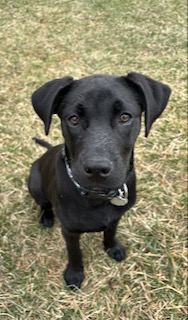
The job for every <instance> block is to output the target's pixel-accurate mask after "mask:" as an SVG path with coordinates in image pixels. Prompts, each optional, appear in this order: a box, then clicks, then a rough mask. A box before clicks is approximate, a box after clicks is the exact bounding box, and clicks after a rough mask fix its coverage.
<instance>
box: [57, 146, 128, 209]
mask: <svg viewBox="0 0 188 320" xmlns="http://www.w3.org/2000/svg"><path fill="white" fill-rule="evenodd" d="M62 158H63V160H64V163H65V167H66V170H67V174H68V176H69V178H70V179H71V181H72V182H73V184H74V185H75V186H76V188H77V189H78V191H79V192H80V195H81V196H82V197H85V198H88V199H93V200H108V201H110V203H111V204H113V205H114V206H125V205H126V204H127V203H128V188H127V185H126V183H124V184H123V186H122V188H120V189H112V190H108V191H102V190H93V189H92V190H91V189H86V188H83V187H82V186H81V185H80V184H79V183H78V182H77V181H76V180H75V179H74V177H73V174H72V170H71V168H70V165H69V162H68V158H67V155H66V151H65V147H63V148H62ZM61 197H63V196H61Z"/></svg>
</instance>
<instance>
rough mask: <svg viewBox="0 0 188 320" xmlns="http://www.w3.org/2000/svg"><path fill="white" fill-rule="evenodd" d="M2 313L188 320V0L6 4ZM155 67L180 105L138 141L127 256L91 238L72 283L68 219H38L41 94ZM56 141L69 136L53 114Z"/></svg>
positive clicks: (0, 27)
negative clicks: (79, 276) (81, 274)
mask: <svg viewBox="0 0 188 320" xmlns="http://www.w3.org/2000/svg"><path fill="white" fill-rule="evenodd" d="M0 17H1V19H0V43H1V45H0V65H1V72H0V81H1V86H0V115H1V122H0V126H1V153H0V165H1V176H0V190H1V204H0V210H1V215H0V232H1V240H0V278H1V280H0V319H5V320H9V319H14V320H27V319H28V320H30V319H31V320H34V319H36V320H51V319H53V320H56V319H63V320H69V319H75V320H79V319H82V320H98V319H99V320H111V319H112V320H124V319H125V320H166V319H169V320H185V319H187V307H186V305H187V290H186V281H187V280H186V277H187V271H186V270H187V268H186V267H187V262H186V257H187V243H186V240H185V239H186V201H187V199H186V99H187V95H186V94H187V91H186V2H185V1H184V0H178V1H177V0H166V1H165V0H161V1H160V2H159V1H157V0H145V1H144V0H141V1H140V2H138V1H136V0H127V1H125V0H124V1H123V0H116V1H115V0H110V1H109V0H102V1H99V0H91V1H87V0H72V1H68V0H54V1H52V0H46V1H45V0H39V1H36V0H33V1H32V2H31V1H27V0H17V1H13V0H8V1H5V0H1V2H0ZM130 71H137V72H141V73H143V74H146V75H148V76H150V77H152V78H154V79H156V80H159V81H163V82H164V83H167V84H169V85H170V87H171V88H172V96H171V99H170V103H169V105H168V107H167V108H166V110H165V112H164V113H163V115H162V116H161V118H160V120H158V121H157V122H156V123H155V124H154V125H153V128H152V130H151V133H150V135H149V137H148V138H147V139H146V138H145V137H144V128H143V129H142V132H141V134H140V137H139V138H138V141H137V144H136V168H137V179H138V183H137V194H138V199H137V204H136V205H135V206H134V208H133V209H132V210H130V211H129V212H128V213H127V214H126V215H125V216H124V217H123V219H122V220H121V222H120V225H119V228H118V237H119V239H120V240H121V242H122V243H124V245H125V246H126V248H127V253H128V256H127V259H126V260H125V261H124V262H121V263H117V262H115V261H112V260H110V258H109V257H108V256H107V254H106V253H104V252H103V247H102V234H100V233H94V234H84V235H83V236H82V241H81V246H82V249H83V252H84V265H85V275H86V279H85V281H84V282H83V285H82V288H81V289H80V290H78V291H76V292H72V291H70V290H69V289H68V288H66V286H65V283H64V280H63V276H62V275H63V270H64V269H65V266H66V263H67V254H66V250H65V243H64V240H63V239H62V237H61V230H60V225H59V223H58V222H57V221H56V224H55V226H54V228H53V229H52V230H45V229H42V228H41V227H40V226H39V224H38V208H37V207H36V205H35V203H34V201H33V199H32V198H31V197H30V195H29V194H28V190H27V184H26V181H27V177H28V173H29V168H30V165H31V163H32V162H33V161H34V160H35V159H36V158H37V157H38V156H39V155H41V154H42V152H43V149H42V148H41V147H39V146H36V145H35V144H34V143H33V142H32V140H31V137H33V136H37V137H40V138H44V137H45V136H44V131H43V124H42V122H41V121H40V119H39V118H38V117H37V115H36V114H35V113H34V111H33V109H32V106H31V102H30V96H31V94H32V92H33V91H34V90H35V89H36V88H38V87H39V86H40V85H41V84H43V83H45V82H47V81H48V80H51V79H54V78H58V77H62V76H64V75H72V76H73V77H74V78H77V79H78V78H80V77H82V76H86V75H91V74H94V73H106V74H120V75H124V74H127V73H128V72H130ZM48 141H50V142H51V143H53V144H58V143H60V142H61V141H62V137H61V132H60V126H59V121H58V118H57V117H55V116H54V119H53V124H52V127H51V132H50V134H49V137H48Z"/></svg>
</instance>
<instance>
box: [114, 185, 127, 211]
mask: <svg viewBox="0 0 188 320" xmlns="http://www.w3.org/2000/svg"><path fill="white" fill-rule="evenodd" d="M118 192H119V195H117V196H116V197H114V198H112V199H111V200H110V202H111V204H113V205H114V206H125V205H126V204H127V203H128V188H127V185H126V184H125V183H124V184H123V190H122V189H118Z"/></svg>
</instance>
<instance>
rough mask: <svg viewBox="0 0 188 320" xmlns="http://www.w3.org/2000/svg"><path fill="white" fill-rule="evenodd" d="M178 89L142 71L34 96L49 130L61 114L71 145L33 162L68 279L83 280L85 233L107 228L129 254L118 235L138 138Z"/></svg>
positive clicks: (111, 247)
mask: <svg viewBox="0 0 188 320" xmlns="http://www.w3.org/2000/svg"><path fill="white" fill-rule="evenodd" d="M170 92H171V90H170V88H169V87H168V86H167V85H165V84H162V83H160V82H158V81H155V80H152V79H150V78H148V77H146V76H143V75H141V74H138V73H134V72H133V73H130V74H128V75H127V76H122V77H120V76H109V75H93V76H90V77H85V78H83V79H80V80H73V78H72V77H64V78H62V79H56V80H52V81H50V82H48V83H46V84H45V85H43V86H42V87H41V88H39V89H38V90H37V91H36V92H34V94H33V96H32V103H33V106H34V109H35V111H36V113H37V114H38V115H39V117H40V118H41V119H42V120H43V122H44V124H45V132H46V134H48V132H49V127H50V123H51V119H52V114H54V113H56V114H58V116H59V117H60V119H61V126H62V132H63V136H64V139H65V144H62V145H58V146H56V147H52V146H51V145H49V144H48V143H46V142H44V141H42V140H39V139H36V142H38V143H39V144H41V145H43V146H46V147H47V148H48V149H49V150H48V151H47V152H46V153H45V154H44V155H43V156H42V157H41V158H40V159H38V160H37V161H35V162H34V164H33V165H32V168H31V173H30V177H29V190H30V193H31V195H32V196H33V197H34V199H35V200H36V202H37V204H38V205H39V206H40V207H41V223H42V224H43V225H44V226H45V227H52V225H53V222H54V214H53V211H52V207H53V208H54V210H55V212H56V215H57V217H58V218H59V220H60V222H61V224H62V234H63V236H64V238H65V241H66V246H67V250H68V266H67V268H66V270H65V274H64V277H65V280H66V283H67V284H68V285H70V286H71V287H75V286H76V287H80V285H81V283H82V281H83V279H84V273H83V264H82V255H81V251H80V247H79V238H80V234H81V233H83V232H92V231H104V248H105V250H106V251H107V253H108V255H109V256H110V257H111V258H113V259H115V260H117V261H121V260H122V259H124V258H125V250H124V248H123V246H122V245H121V244H120V243H119V242H118V241H117V240H116V238H115V234H116V228H117V225H118V222H119V220H120V218H121V216H122V215H123V214H124V212H125V211H127V210H128V209H130V208H131V207H132V206H133V204H134V203H135V199H136V188H135V185H136V177H135V170H134V144H135V141H136V138H137V136H138V134H139V131H140V126H141V114H142V112H144V115H145V135H146V136H147V135H148V133H149V131H150V128H151V125H152V123H153V122H154V121H155V120H156V118H158V117H159V115H160V114H161V113H162V112H163V110H164V108H165V107H166V105H167V102H168V99H169V96H170Z"/></svg>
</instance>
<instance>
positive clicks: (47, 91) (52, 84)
mask: <svg viewBox="0 0 188 320" xmlns="http://www.w3.org/2000/svg"><path fill="white" fill-rule="evenodd" d="M72 83H73V78H72V77H64V78H61V79H55V80H52V81H49V82H47V83H46V84H44V85H43V86H42V87H40V88H39V89H38V90H36V91H35V92H34V93H33V94H32V97H31V100H32V104H33V107H34V109H35V111H36V113H37V114H38V116H39V117H40V118H41V119H42V121H43V122H44V125H45V133H46V135H48V132H49V128H50V124H51V120H52V114H53V113H57V109H58V106H59V104H60V102H61V99H60V98H62V97H63V94H64V93H65V91H66V89H68V88H67V87H68V86H69V85H70V84H72Z"/></svg>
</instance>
